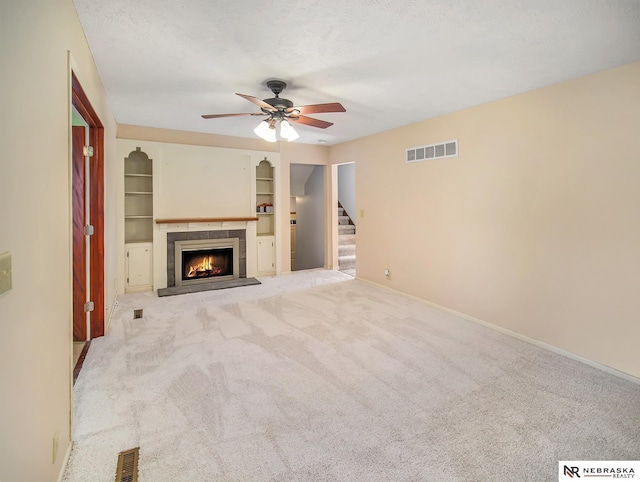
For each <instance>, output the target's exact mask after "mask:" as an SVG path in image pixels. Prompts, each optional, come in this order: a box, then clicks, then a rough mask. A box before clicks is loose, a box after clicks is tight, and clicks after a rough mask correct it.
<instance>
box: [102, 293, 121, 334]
mask: <svg viewBox="0 0 640 482" xmlns="http://www.w3.org/2000/svg"><path fill="white" fill-rule="evenodd" d="M116 306H118V294H117V293H116V296H115V297H114V299H113V303H112V304H111V309H110V310H109V317H108V318H107V323H106V326H105V327H104V334H105V335H106V334H107V333H109V328H111V319H112V318H113V312H114V311H115V309H116Z"/></svg>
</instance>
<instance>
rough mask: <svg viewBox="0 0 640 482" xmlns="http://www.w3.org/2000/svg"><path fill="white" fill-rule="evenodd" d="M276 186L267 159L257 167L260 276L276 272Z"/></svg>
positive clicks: (270, 165)
mask: <svg viewBox="0 0 640 482" xmlns="http://www.w3.org/2000/svg"><path fill="white" fill-rule="evenodd" d="M275 208H276V207H275V185H274V168H273V165H272V164H271V162H269V160H268V159H267V158H266V157H265V158H264V159H263V160H262V161H260V163H259V164H258V165H257V166H256V215H257V216H258V225H257V227H256V234H257V235H258V242H257V246H258V249H257V251H258V252H257V257H258V274H259V275H269V274H275V271H276V246H275V245H276V243H275V229H274V228H275V216H276V214H275Z"/></svg>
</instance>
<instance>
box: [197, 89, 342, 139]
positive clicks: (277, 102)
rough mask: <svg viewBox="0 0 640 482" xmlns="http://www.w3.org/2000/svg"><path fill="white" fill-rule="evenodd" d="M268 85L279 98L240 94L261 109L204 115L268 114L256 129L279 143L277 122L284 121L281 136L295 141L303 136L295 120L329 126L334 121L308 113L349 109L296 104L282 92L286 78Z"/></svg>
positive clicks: (215, 117) (328, 105) (318, 125)
mask: <svg viewBox="0 0 640 482" xmlns="http://www.w3.org/2000/svg"><path fill="white" fill-rule="evenodd" d="M267 87H269V89H270V90H271V92H273V94H274V95H275V97H272V98H271V99H264V100H260V99H258V98H257V97H253V96H252V95H246V94H236V95H239V96H240V97H242V98H244V99H247V100H248V101H249V102H253V103H254V104H255V105H257V106H258V107H260V110H261V112H252V113H243V114H208V115H203V116H202V117H203V118H204V119H217V118H220V117H238V116H244V115H253V116H267V118H266V119H265V120H263V121H262V122H260V124H259V125H258V127H256V128H255V130H254V132H255V133H256V134H257V135H258V136H260V137H262V138H263V139H264V140H266V141H269V142H276V124H277V123H278V122H279V123H280V135H281V136H282V137H284V138H285V139H287V140H288V141H293V140H295V139H297V138H298V137H300V136H299V135H298V133H297V132H296V131H295V130H294V129H293V127H292V126H291V124H290V123H291V122H297V123H299V124H304V125H308V126H311V127H318V128H320V129H326V128H327V127H329V126H332V125H333V123H332V122H327V121H323V120H320V119H315V118H313V117H308V116H307V115H305V114H323V113H328V112H346V110H345V108H344V107H342V104H340V103H339V102H332V103H328V104H313V105H299V106H294V105H293V102H291V101H290V100H289V99H283V98H281V97H280V93H281V92H282V91H283V90H284V89H285V88H286V87H287V84H286V82H283V81H282V80H269V81H267Z"/></svg>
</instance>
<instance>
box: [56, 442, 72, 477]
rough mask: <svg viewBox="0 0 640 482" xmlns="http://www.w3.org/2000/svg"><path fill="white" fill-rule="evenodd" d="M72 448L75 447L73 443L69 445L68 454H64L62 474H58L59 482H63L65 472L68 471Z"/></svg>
mask: <svg viewBox="0 0 640 482" xmlns="http://www.w3.org/2000/svg"><path fill="white" fill-rule="evenodd" d="M72 447H73V442H71V441H69V444H68V446H67V452H66V453H65V454H64V460H63V461H62V467H60V473H59V474H58V482H62V478H63V477H64V471H65V470H67V464H68V463H69V457H71V448H72Z"/></svg>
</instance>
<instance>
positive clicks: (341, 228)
mask: <svg viewBox="0 0 640 482" xmlns="http://www.w3.org/2000/svg"><path fill="white" fill-rule="evenodd" d="M337 209H338V270H340V271H342V272H344V273H347V274H349V275H351V276H356V165H355V163H354V162H350V163H347V164H339V165H338V206H337Z"/></svg>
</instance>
